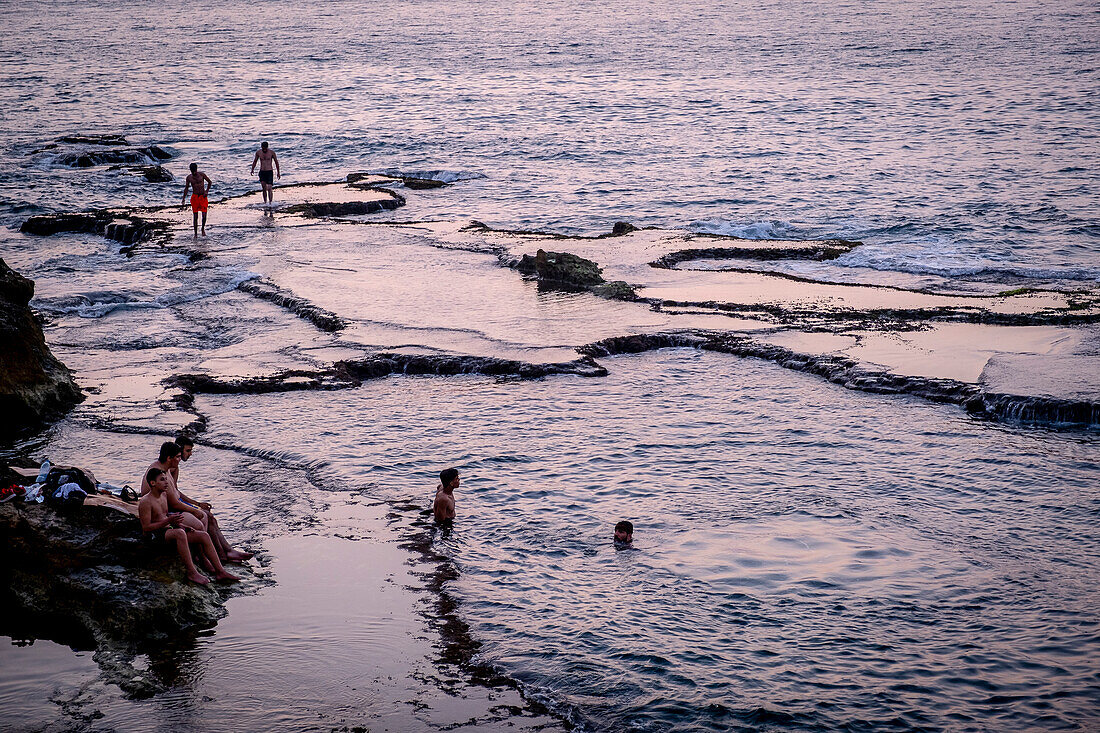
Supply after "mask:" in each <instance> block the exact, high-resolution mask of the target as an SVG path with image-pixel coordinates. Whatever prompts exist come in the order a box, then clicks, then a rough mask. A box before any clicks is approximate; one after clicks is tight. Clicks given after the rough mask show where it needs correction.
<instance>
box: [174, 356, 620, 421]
mask: <svg viewBox="0 0 1100 733" xmlns="http://www.w3.org/2000/svg"><path fill="white" fill-rule="evenodd" d="M391 374H412V375H435V376H456V375H459V374H481V375H485V376H490V377H512V378H515V379H540V378H542V377H548V376H553V375H557V374H576V375H579V376H582V377H603V376H606V375H607V370H606V369H604V368H603V367H602V366H600V364H598V363H597V362H596V361H595V360H594V359H592V358H591V357H588V356H585V357H582V358H580V359H574V360H573V361H566V362H555V363H544V364H532V363H529V362H525V361H515V360H514V359H498V358H496V357H491V356H466V355H460V354H459V355H450V354H390V353H380V354H374V355H371V356H368V357H365V358H363V359H348V360H345V361H338V362H336V363H335V364H333V365H332V366H331V367H329V368H327V369H313V370H306V369H291V370H287V371H283V372H278V373H276V374H270V375H266V376H261V377H242V378H240V379H224V378H220V377H213V376H210V375H207V374H176V375H173V376H171V377H168V378H167V379H165V380H164V384H166V385H168V386H170V387H176V388H178V389H180V390H182V391H183V393H184V395H183V396H182V397H181V398H180V399H177V404H180V405H181V406H182V407H184V408H185V409H188V408H190V407H191V406H192V405H193V400H192V399H190V397H191V396H192V395H195V394H263V393H269V392H297V391H301V390H328V389H346V388H350V387H358V386H359V385H361V384H362V383H363V382H365V381H367V380H370V379H381V378H383V377H387V376H390V375H391Z"/></svg>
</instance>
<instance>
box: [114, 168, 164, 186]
mask: <svg viewBox="0 0 1100 733" xmlns="http://www.w3.org/2000/svg"><path fill="white" fill-rule="evenodd" d="M107 170H110V171H114V170H127V171H129V172H131V173H136V174H137V175H139V176H141V177H142V178H144V179H145V180H146V181H148V182H149V183H169V182H170V181H174V180H176V177H175V176H173V175H172V173H171V171H169V170H168V169H167V168H165V167H164V166H162V165H113V166H111V167H110V168H108V169H107Z"/></svg>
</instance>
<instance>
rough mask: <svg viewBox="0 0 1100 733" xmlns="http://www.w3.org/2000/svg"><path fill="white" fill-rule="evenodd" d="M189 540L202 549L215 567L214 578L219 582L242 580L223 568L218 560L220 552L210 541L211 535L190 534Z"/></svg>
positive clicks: (202, 533)
mask: <svg viewBox="0 0 1100 733" xmlns="http://www.w3.org/2000/svg"><path fill="white" fill-rule="evenodd" d="M187 539H188V540H190V541H191V542H194V543H197V544H199V545H200V546H201V547H202V551H203V554H204V555H206V559H207V560H209V561H210V564H211V565H213V566H214V577H215V578H216V579H217V580H240V578H238V577H237V576H236V575H232V574H230V573H229V572H228V571H226V569H225V567H224V566H222V561H221V560H219V559H218V551H217V550H215V549H214V542H213V540H211V539H210V535H209V534H207V533H206V532H188V533H187Z"/></svg>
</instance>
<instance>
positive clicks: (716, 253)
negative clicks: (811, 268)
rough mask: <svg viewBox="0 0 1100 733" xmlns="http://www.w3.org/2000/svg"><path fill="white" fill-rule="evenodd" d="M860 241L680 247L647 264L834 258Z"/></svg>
mask: <svg viewBox="0 0 1100 733" xmlns="http://www.w3.org/2000/svg"><path fill="white" fill-rule="evenodd" d="M859 244H860V242H849V241H847V240H843V239H826V240H822V241H817V242H791V243H790V245H789V246H782V245H774V244H770V243H769V245H768V246H762V245H761V244H759V243H758V244H755V245H753V244H745V245H743V246H739V247H703V248H695V249H681V250H677V251H675V252H670V253H668V254H667V255H664V256H662V257H658V258H657V259H656V260H654V261H653V262H650V263H649V266H650V267H660V268H665V269H671V268H673V267H675V266H676V265H678V264H680V263H681V262H691V261H693V260H732V259H742V260H835V259H836V258H837V257H840V256H841V255H842V254H847V253H848V252H851V251H852V249H854V248H855V247H857V246H859Z"/></svg>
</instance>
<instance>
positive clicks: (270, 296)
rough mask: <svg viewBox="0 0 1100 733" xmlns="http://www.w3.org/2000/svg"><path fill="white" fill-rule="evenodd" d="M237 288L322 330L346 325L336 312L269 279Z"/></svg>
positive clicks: (340, 327) (249, 281) (336, 329)
mask: <svg viewBox="0 0 1100 733" xmlns="http://www.w3.org/2000/svg"><path fill="white" fill-rule="evenodd" d="M237 289H238V290H241V291H243V292H245V293H248V294H250V295H254V296H256V297H257V298H261V299H262V300H267V301H270V302H272V303H274V304H276V305H278V306H281V307H283V308H286V309H287V310H288V311H290V312H291V313H293V314H294V315H296V316H298V317H299V318H303V319H305V320H307V321H309V322H310V323H312V324H313V325H315V326H317V328H319V329H321V330H322V331H329V332H333V331H339V330H340V329H342V328H344V326H345V323H344V320H343V319H342V318H340V317H339V316H338V315H336V314H335V313H333V312H331V311H327V310H325V309H324V308H321V307H320V306H317V305H314V304H313V303H310V302H309V301H308V300H306V299H305V298H301V297H299V296H297V295H295V294H294V293H291V292H288V291H286V290H282V289H280V288H279V287H278V286H277V285H275V284H274V283H271V282H268V281H267V280H248V281H246V282H243V283H241V284H240V285H238V286H237Z"/></svg>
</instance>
